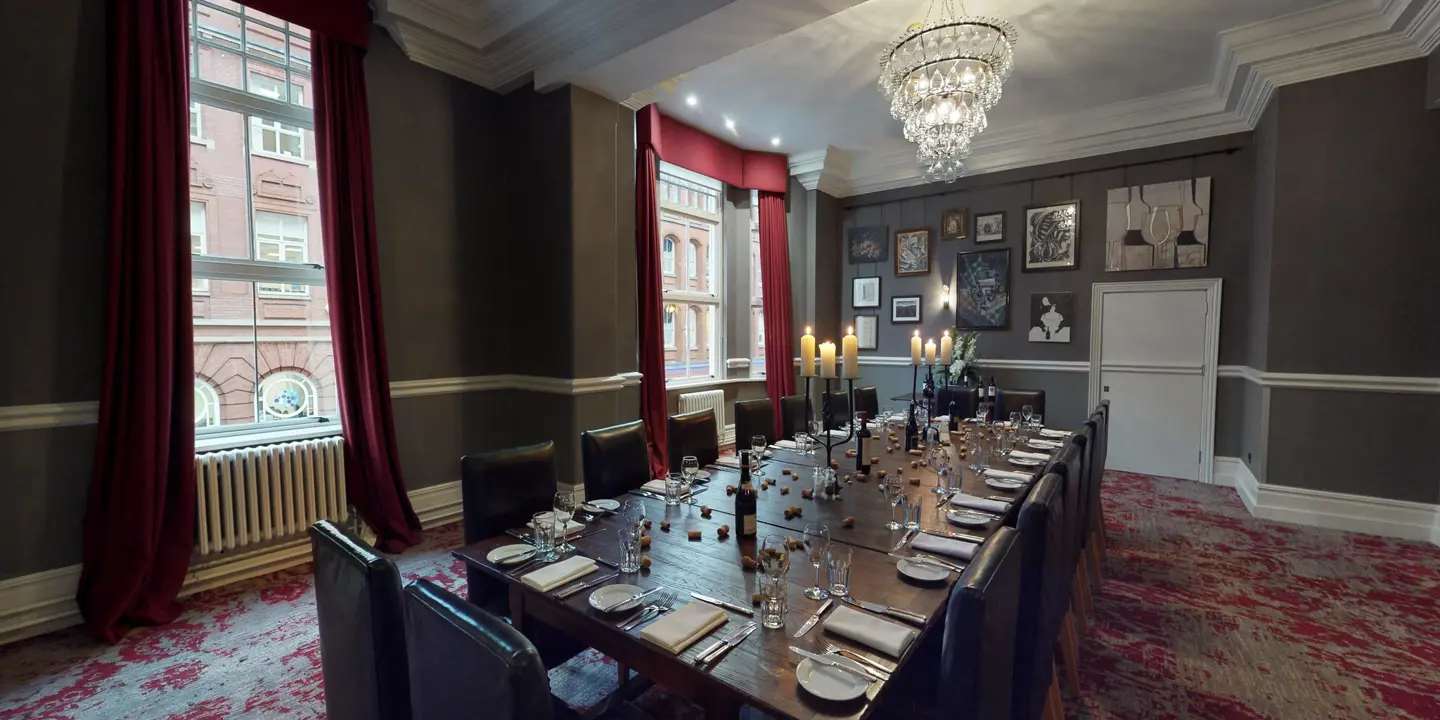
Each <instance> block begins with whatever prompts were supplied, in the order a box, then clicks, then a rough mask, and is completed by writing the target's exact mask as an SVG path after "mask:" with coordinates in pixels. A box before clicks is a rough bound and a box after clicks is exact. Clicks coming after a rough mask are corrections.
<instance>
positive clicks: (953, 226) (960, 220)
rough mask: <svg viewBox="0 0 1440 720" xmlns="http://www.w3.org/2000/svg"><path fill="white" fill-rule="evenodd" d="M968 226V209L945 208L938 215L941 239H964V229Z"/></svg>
mask: <svg viewBox="0 0 1440 720" xmlns="http://www.w3.org/2000/svg"><path fill="white" fill-rule="evenodd" d="M969 227H970V210H969V209H968V208H960V209H959V210H946V211H945V213H944V214H942V215H941V216H940V239H941V240H964V239H965V230H966V229H967V228H969Z"/></svg>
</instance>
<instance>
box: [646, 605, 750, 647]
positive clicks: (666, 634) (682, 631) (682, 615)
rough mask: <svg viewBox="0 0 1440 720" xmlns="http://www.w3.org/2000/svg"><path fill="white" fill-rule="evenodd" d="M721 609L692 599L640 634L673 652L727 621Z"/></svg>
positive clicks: (727, 618) (728, 619) (691, 643)
mask: <svg viewBox="0 0 1440 720" xmlns="http://www.w3.org/2000/svg"><path fill="white" fill-rule="evenodd" d="M729 621H730V618H729V617H728V616H726V615H725V611H724V610H721V609H720V608H717V607H715V606H714V605H711V604H710V603H703V602H692V603H690V604H689V605H685V606H684V607H681V608H680V609H679V610H676V611H675V612H672V613H670V614H669V615H666V616H665V617H662V618H660V619H659V620H657V621H655V622H654V623H653V624H651V625H650V626H649V627H647V628H645V629H644V630H641V631H640V637H642V638H645V639H646V640H649V641H650V642H653V643H655V644H656V645H659V646H660V647H663V648H665V649H666V650H669V651H670V652H673V653H675V654H677V655H678V654H680V653H682V652H685V648H688V647H690V646H691V645H694V644H695V641H697V640H699V639H700V638H702V637H705V636H706V635H708V634H710V633H711V632H712V631H714V630H715V628H718V627H720V626H721V625H724V624H725V623H727V622H729Z"/></svg>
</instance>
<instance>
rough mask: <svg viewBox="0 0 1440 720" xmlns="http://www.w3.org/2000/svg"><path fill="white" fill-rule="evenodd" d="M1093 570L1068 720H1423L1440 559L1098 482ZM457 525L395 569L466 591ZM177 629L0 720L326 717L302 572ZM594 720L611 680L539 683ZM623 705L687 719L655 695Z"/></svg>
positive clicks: (1217, 492)
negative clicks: (1100, 515) (1099, 561)
mask: <svg viewBox="0 0 1440 720" xmlns="http://www.w3.org/2000/svg"><path fill="white" fill-rule="evenodd" d="M1105 508H1106V513H1107V514H1106V519H1107V522H1108V525H1109V528H1108V531H1109V532H1108V537H1109V539H1110V540H1109V549H1110V550H1109V563H1108V565H1107V566H1106V568H1105V573H1106V575H1105V583H1104V586H1103V588H1102V589H1101V590H1100V592H1099V593H1098V594H1097V595H1096V597H1095V616H1094V618H1093V622H1092V623H1091V624H1090V627H1089V629H1088V631H1087V632H1086V634H1085V635H1084V636H1082V638H1081V661H1082V662H1081V691H1080V692H1079V693H1078V694H1076V695H1075V696H1073V697H1069V698H1067V701H1066V710H1067V716H1069V717H1081V718H1103V719H1109V718H1307V719H1308V718H1369V717H1376V718H1437V717H1440V699H1437V698H1440V630H1437V628H1440V548H1436V547H1434V546H1430V545H1426V544H1422V543H1414V542H1403V541H1396V540H1387V539H1383V538H1376V537H1371V536H1365V535H1356V534H1349V533H1340V532H1332V531H1325V530H1317V529H1313V528H1300V527H1297V526H1293V525H1285V524H1281V523H1272V522H1264V521H1259V520H1255V519H1253V518H1251V517H1250V516H1249V514H1248V513H1246V511H1245V509H1244V507H1243V506H1242V505H1241V504H1240V502H1239V499H1238V498H1237V497H1236V495H1235V492H1234V491H1233V490H1231V489H1228V488H1217V487H1213V486H1208V485H1200V484H1197V483H1190V482H1184V481H1178V480H1167V479H1161V478H1151V477H1146V476H1141V475H1130V474H1115V473H1112V474H1111V475H1110V476H1109V477H1107V478H1106V484H1105ZM459 541H460V531H459V527H458V525H450V526H446V527H444V528H439V529H435V530H431V531H429V532H427V533H426V538H425V542H424V543H422V544H421V545H420V546H418V547H416V548H412V549H411V550H409V551H407V552H406V553H405V554H403V555H401V556H399V557H397V563H398V564H399V566H400V570H401V573H402V574H403V575H404V576H405V577H406V578H407V579H410V578H416V577H424V578H428V579H430V580H433V581H435V582H437V583H439V584H440V585H443V586H445V587H447V588H450V589H452V590H456V591H463V586H464V573H463V572H462V568H461V567H460V564H459V563H457V562H455V561H453V560H452V559H451V558H450V557H449V554H448V548H450V547H453V546H455V545H458V544H459ZM187 605H188V609H187V611H186V612H185V614H184V615H182V616H181V618H180V619H178V620H177V621H176V622H174V623H171V624H170V625H167V626H165V627H160V628H144V629H141V630H137V631H135V632H133V633H131V634H130V635H129V636H128V637H126V638H125V639H124V640H123V641H122V642H121V643H120V644H118V645H116V646H113V647H110V646H104V645H99V644H96V643H94V642H93V641H91V640H89V638H88V637H87V636H85V635H84V634H83V633H81V632H79V631H78V630H73V629H72V630H64V631H59V632H55V633H50V634H48V635H45V636H42V637H38V638H32V639H30V640H25V641H21V642H18V643H14V644H11V645H8V646H5V647H3V648H0V720H11V719H12V718H13V719H16V720H18V719H19V718H26V719H35V720H40V719H47V720H48V719H56V720H58V719H61V718H66V719H69V718H104V719H105V720H122V719H128V718H136V719H138V718H145V719H146V720H149V719H162V718H163V719H165V720H210V719H216V720H218V719H221V718H318V717H324V715H325V704H324V689H323V687H322V683H321V674H320V650H319V640H318V638H317V636H316V631H315V609H314V607H315V606H314V597H313V590H312V585H311V579H310V570H309V568H308V567H305V568H297V569H295V570H290V571H285V572H280V573H275V574H272V575H269V576H266V577H263V578H258V579H256V580H252V581H248V582H245V583H240V584H237V585H233V586H230V587H226V588H222V589H219V590H214V591H209V592H206V593H201V594H198V595H196V596H194V597H191V598H189V599H188V601H187ZM550 679H551V684H552V688H553V690H554V692H555V693H556V694H557V695H558V696H560V697H562V698H564V699H565V700H566V701H567V702H569V703H571V704H572V705H573V706H575V707H577V708H580V709H584V708H587V707H590V706H592V705H593V704H594V703H596V702H597V701H598V700H599V699H600V698H602V697H604V695H605V694H606V693H608V692H609V691H610V690H612V689H613V688H614V687H615V669H614V666H613V664H611V663H609V661H607V660H606V659H605V658H604V657H602V656H600V655H599V654H598V653H594V652H590V653H585V654H583V655H581V656H580V657H577V658H576V659H574V660H572V661H571V662H570V663H567V664H566V665H564V666H562V667H560V668H557V669H555V670H553V671H552V672H551V675H550ZM639 704H640V705H641V707H642V708H643V709H644V710H646V711H647V712H650V713H651V714H653V715H655V716H657V717H662V718H672V717H694V716H697V711H696V708H694V707H693V706H691V705H689V704H688V703H686V702H685V701H684V700H683V699H680V698H677V697H674V696H671V695H669V694H668V693H665V692H664V691H663V690H662V689H658V688H657V689H655V690H652V691H650V692H648V693H646V694H645V696H643V697H642V698H641V699H640V701H639Z"/></svg>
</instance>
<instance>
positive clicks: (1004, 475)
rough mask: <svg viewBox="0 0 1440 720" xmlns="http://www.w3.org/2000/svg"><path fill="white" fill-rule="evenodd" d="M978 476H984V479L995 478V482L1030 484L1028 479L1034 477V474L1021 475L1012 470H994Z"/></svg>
mask: <svg viewBox="0 0 1440 720" xmlns="http://www.w3.org/2000/svg"><path fill="white" fill-rule="evenodd" d="M980 474H981V475H984V476H985V477H992V478H995V479H996V480H1018V481H1020V482H1030V478H1032V477H1035V475H1034V473H1022V472H1015V471H1013V470H996V469H994V468H991V469H989V470H986V471H985V472H983V473H980Z"/></svg>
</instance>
